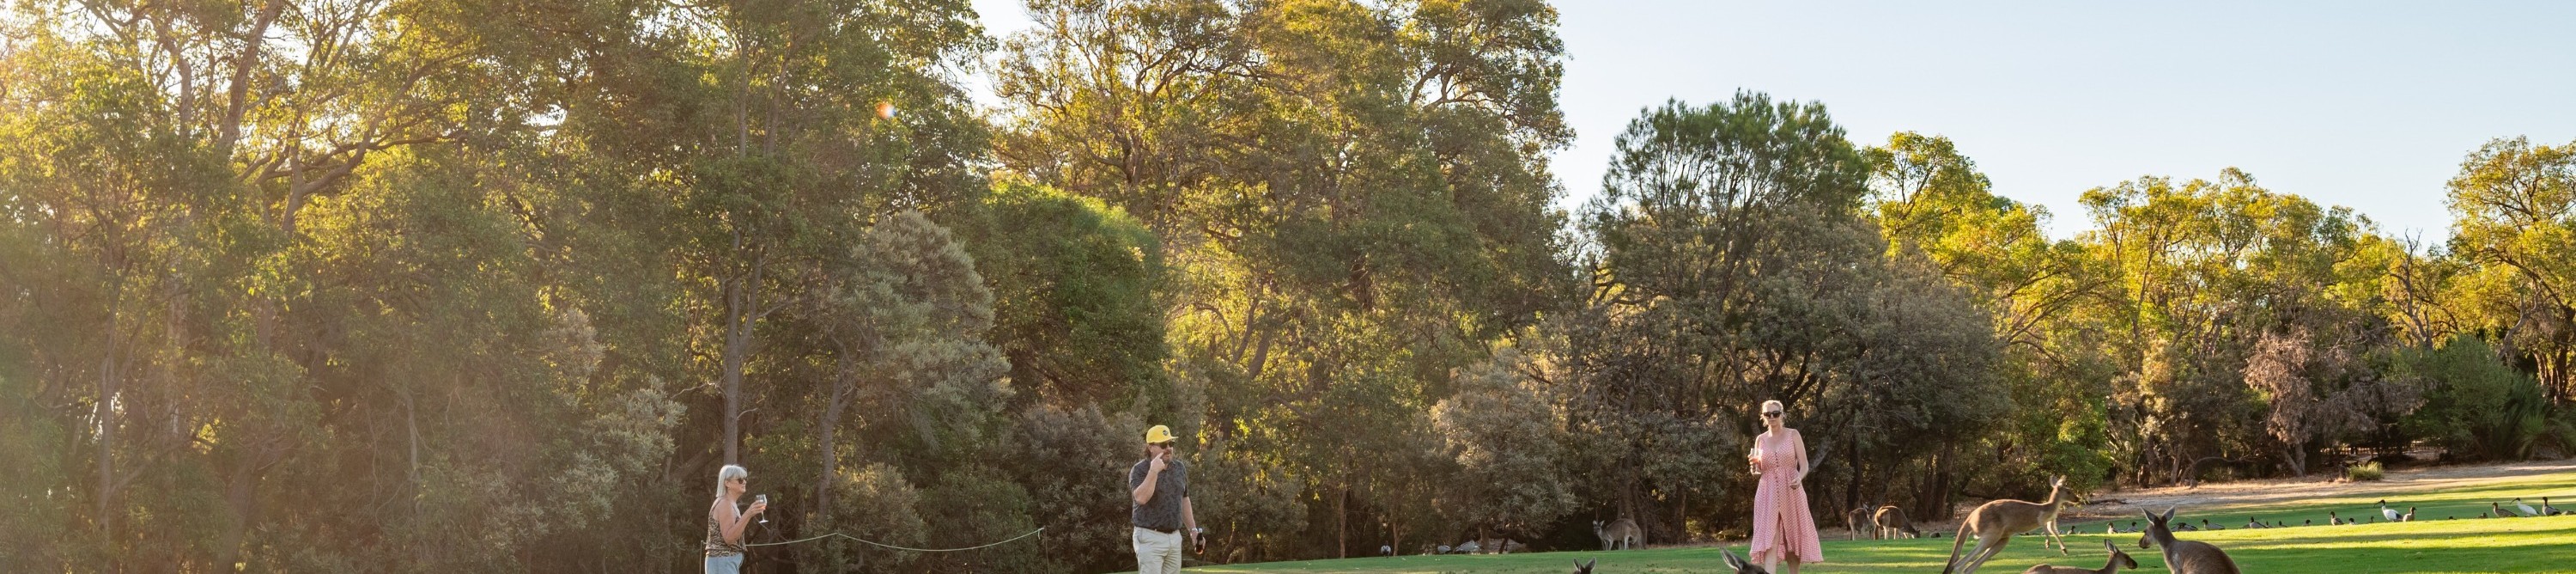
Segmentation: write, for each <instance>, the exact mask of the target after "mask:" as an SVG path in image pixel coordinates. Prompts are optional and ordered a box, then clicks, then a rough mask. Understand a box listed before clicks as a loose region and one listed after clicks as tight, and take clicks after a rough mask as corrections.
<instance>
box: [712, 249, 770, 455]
mask: <svg viewBox="0 0 2576 574" xmlns="http://www.w3.org/2000/svg"><path fill="white" fill-rule="evenodd" d="M735 237H736V239H735V245H734V247H735V251H736V252H737V253H738V252H740V251H741V247H742V245H741V239H740V237H741V236H740V235H736V236H735ZM762 267H763V265H762V264H761V263H760V262H758V261H757V259H755V261H754V262H753V263H752V265H751V269H750V271H749V272H748V273H746V274H744V275H742V276H739V277H737V278H734V279H729V280H726V281H725V285H724V297H725V333H724V372H723V374H722V376H723V380H724V403H725V406H724V413H723V415H724V437H723V441H724V457H725V464H742V454H741V453H742V365H743V362H744V361H746V360H747V359H748V358H749V355H750V354H751V342H752V333H751V328H752V323H753V322H754V321H757V320H758V317H759V315H760V312H759V306H760V272H761V268H762Z"/></svg>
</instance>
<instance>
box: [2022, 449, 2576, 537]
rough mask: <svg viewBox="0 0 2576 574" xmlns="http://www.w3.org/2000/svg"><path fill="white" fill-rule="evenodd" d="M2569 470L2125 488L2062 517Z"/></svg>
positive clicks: (2500, 467) (2371, 492)
mask: <svg viewBox="0 0 2576 574" xmlns="http://www.w3.org/2000/svg"><path fill="white" fill-rule="evenodd" d="M2571 471H2576V460H2551V461H2532V462H2517V463H2507V464H2483V465H2467V466H2437V467H2431V468H2422V469H2413V470H2394V471H2389V472H2388V474H2387V477H2386V478H2385V479H2383V480H2378V481H2371V482H2343V481H2341V480H2337V478H2339V477H2330V476H2322V475H2320V476H2310V477H2308V478H2305V479H2290V478H2284V479H2271V480H2248V481H2239V482H2229V483H2219V484H2205V485H2201V486H2200V487H2197V488H2193V487H2181V486H2174V487H2165V488H2149V489H2143V490H2126V491H2116V492H2105V493H2099V494H2095V495H2093V496H2092V500H2091V503H2089V504H2085V505H2084V506H2081V507H2077V508H2070V509H2067V512H2066V515H2065V516H2066V521H2067V522H2077V521H2083V520H2098V519H2102V518H2109V517H2114V516H2125V517H2135V516H2136V513H2137V512H2138V511H2140V510H2148V509H2154V510H2163V509H2165V508H2169V507H2177V506H2184V507H2191V508H2195V509H2205V510H2210V511H2217V510H2226V509H2231V508H2236V507H2246V506H2263V505H2271V504H2285V503H2292V502H2307V501H2318V500H2327V499H2360V500H2370V499H2378V498H2393V497H2394V496H2393V495H2394V494H2396V493H2406V492H2422V491H2429V490H2449V489H2456V488H2463V487H2475V486H2478V485H2482V484H2489V483H2497V482H2504V481H2507V480H2510V479H2513V478H2516V477H2523V476H2530V475H2535V474H2556V473H2565V472H2571ZM2534 504H2535V505H2536V504H2537V503H2534Z"/></svg>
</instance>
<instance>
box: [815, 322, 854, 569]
mask: <svg viewBox="0 0 2576 574" xmlns="http://www.w3.org/2000/svg"><path fill="white" fill-rule="evenodd" d="M857 378H858V360H857V358H855V357H853V356H852V355H851V354H850V353H849V352H848V350H847V349H844V350H843V353H842V354H841V369H840V373H838V375H837V376H835V377H833V381H832V395H831V399H830V401H829V402H828V403H826V404H825V405H824V406H823V420H822V426H823V429H822V430H823V435H822V437H820V439H819V440H820V442H819V444H818V446H819V447H820V448H821V450H822V455H823V456H822V459H823V471H822V474H821V475H819V476H816V477H815V480H814V516H815V517H816V518H815V520H814V525H815V526H816V527H819V528H832V527H833V525H832V475H833V473H835V472H837V471H838V470H839V469H840V445H839V442H838V440H839V439H838V438H836V437H838V435H839V434H840V432H839V431H840V429H841V414H842V413H843V412H845V411H847V410H848V408H849V405H850V394H851V393H852V392H854V391H853V390H852V389H853V388H855V387H857V386H858V381H857Z"/></svg>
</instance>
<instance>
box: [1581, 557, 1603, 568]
mask: <svg viewBox="0 0 2576 574" xmlns="http://www.w3.org/2000/svg"><path fill="white" fill-rule="evenodd" d="M1600 563H1601V559H1599V558H1594V559H1591V560H1585V561H1583V569H1584V570H1591V569H1592V565H1594V564H1600Z"/></svg>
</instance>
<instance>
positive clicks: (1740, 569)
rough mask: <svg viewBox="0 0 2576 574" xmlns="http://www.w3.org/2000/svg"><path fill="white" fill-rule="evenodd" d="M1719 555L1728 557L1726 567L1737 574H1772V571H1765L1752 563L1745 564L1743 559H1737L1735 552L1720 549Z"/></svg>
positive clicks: (1718, 550)
mask: <svg viewBox="0 0 2576 574" xmlns="http://www.w3.org/2000/svg"><path fill="white" fill-rule="evenodd" d="M1717 553H1718V554H1721V555H1724V556H1726V566H1727V567H1728V568H1734V569H1735V574H1771V571H1769V570H1763V569H1762V567H1760V566H1755V565H1753V563H1751V562H1745V561H1744V559H1742V558H1736V557H1735V552H1733V551H1729V550H1727V549H1724V548H1719V549H1717Z"/></svg>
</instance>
